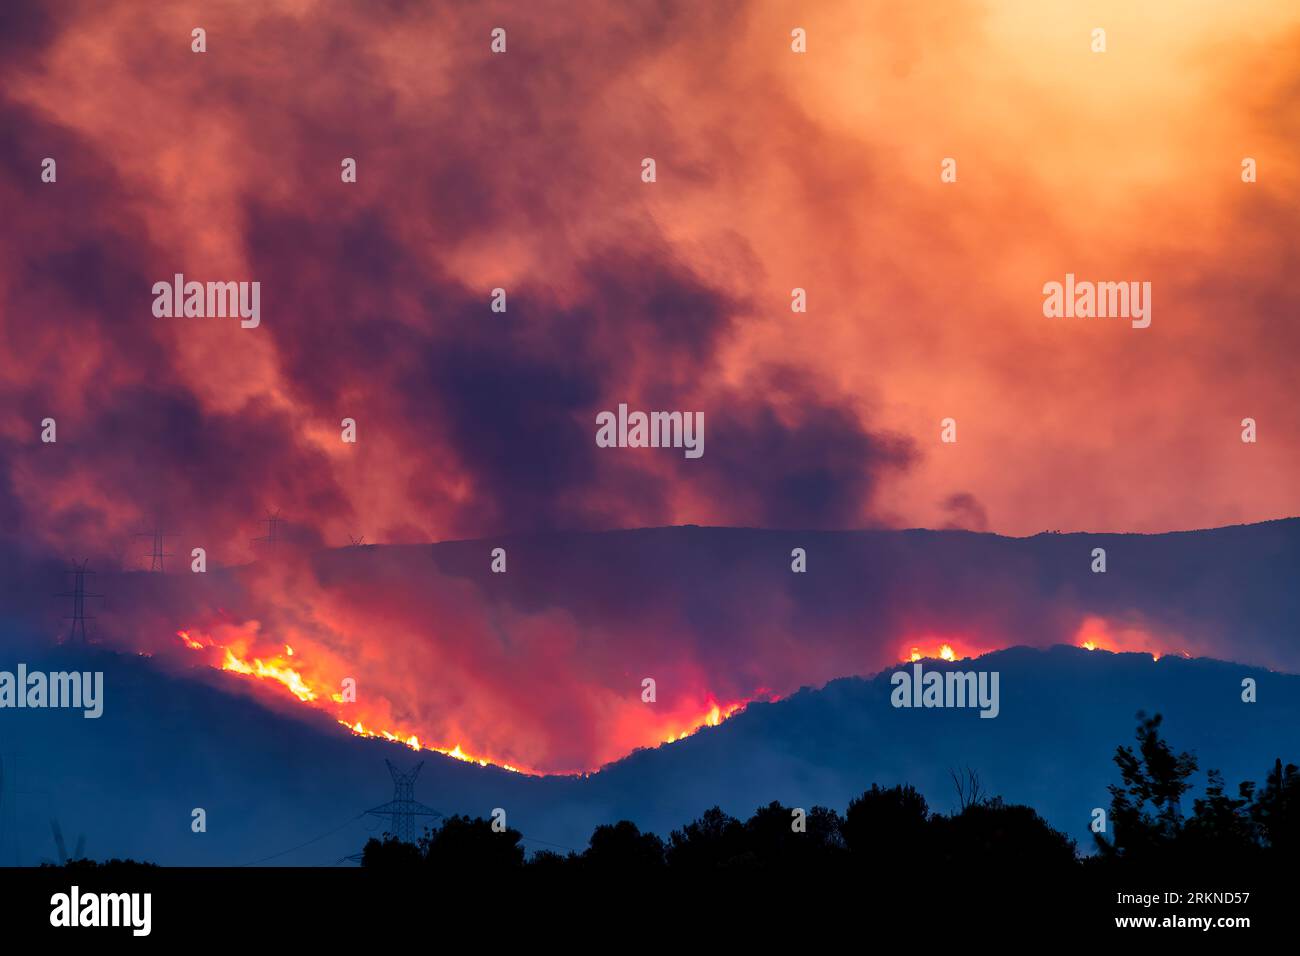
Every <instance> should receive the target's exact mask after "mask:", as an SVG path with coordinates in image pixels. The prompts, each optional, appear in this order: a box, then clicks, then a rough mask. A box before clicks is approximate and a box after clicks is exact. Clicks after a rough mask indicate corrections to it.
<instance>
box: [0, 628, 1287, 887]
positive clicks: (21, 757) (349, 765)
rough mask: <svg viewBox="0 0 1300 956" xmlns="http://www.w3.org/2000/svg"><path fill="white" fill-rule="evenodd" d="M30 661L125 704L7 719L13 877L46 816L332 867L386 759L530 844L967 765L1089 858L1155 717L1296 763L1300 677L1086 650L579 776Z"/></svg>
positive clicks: (762, 712)
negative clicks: (99, 687)
mask: <svg viewBox="0 0 1300 956" xmlns="http://www.w3.org/2000/svg"><path fill="white" fill-rule="evenodd" d="M10 644H11V645H14V646H16V642H15V641H10ZM18 652H19V653H20V655H23V657H22V659H25V660H26V661H27V663H28V664H29V665H30V666H31V667H32V668H41V669H46V670H63V669H71V668H77V669H92V670H102V671H104V672H105V675H106V684H107V685H108V686H109V687H110V688H112V696H111V698H109V700H108V701H107V705H106V707H105V712H104V715H103V716H102V717H101V718H99V719H98V720H87V719H85V718H83V717H82V716H81V714H80V712H78V711H71V710H6V711H0V754H3V755H4V771H5V775H4V793H3V797H0V820H3V821H4V829H3V833H0V862H3V863H5V864H8V865H12V864H13V863H14V862H15V861H16V860H17V861H20V862H22V863H24V864H31V863H34V862H37V861H38V860H39V858H41V857H51V858H53V857H54V856H55V855H56V851H55V848H54V843H53V839H52V837H51V830H50V826H49V821H50V820H51V819H57V820H58V821H59V823H60V825H61V827H62V830H63V832H64V833H65V834H66V835H67V841H68V844H69V846H71V844H72V843H73V841H74V840H75V839H76V835H80V834H84V835H85V837H86V849H87V853H88V854H89V855H91V856H93V857H96V858H101V859H102V858H107V857H113V856H117V857H134V858H137V859H140V858H143V859H149V860H153V861H156V862H159V863H163V864H182V865H202V864H216V865H232V864H243V863H250V862H254V861H259V860H262V859H263V858H266V857H269V856H272V855H274V854H278V853H279V852H280V851H283V850H286V849H289V848H293V847H298V846H299V845H300V844H304V843H306V844H307V845H306V846H303V847H301V849H298V850H295V851H294V852H291V853H287V854H284V855H281V856H275V857H274V859H272V860H270V861H269V862H273V863H278V864H295V865H297V864H303V865H308V864H323V863H332V862H335V861H336V860H338V859H339V858H340V857H343V856H345V855H347V854H349V853H355V852H357V851H359V849H360V848H361V846H362V844H363V843H364V841H365V839H366V838H367V837H368V836H370V835H372V831H376V830H382V828H383V826H384V824H383V823H382V822H381V821H379V820H376V819H374V818H370V819H369V821H367V819H366V818H362V817H359V814H360V813H361V811H363V810H365V809H366V808H368V807H373V806H376V805H379V804H383V803H385V802H387V801H388V800H390V799H391V798H392V796H393V787H392V782H391V780H390V778H389V775H388V772H387V769H386V767H385V765H384V760H385V758H388V759H390V760H392V761H394V763H396V764H397V765H398V766H399V767H401V768H406V767H409V766H410V765H412V764H413V763H414V762H416V761H417V760H423V761H424V769H423V772H422V774H421V776H420V778H419V781H418V784H417V786H416V791H415V793H416V797H417V799H419V800H421V801H422V802H424V803H425V804H428V805H430V806H432V807H434V808H437V809H438V810H440V811H443V812H446V813H468V814H471V815H482V816H485V817H486V816H488V815H489V814H490V813H491V811H492V810H493V808H496V807H501V808H504V809H505V810H506V812H507V816H508V822H509V823H510V824H511V825H512V826H514V827H517V828H518V829H520V830H522V831H523V832H524V834H525V835H526V836H527V837H529V838H530V839H531V841H533V842H531V843H530V846H532V848H534V849H537V848H541V847H542V846H544V845H547V844H554V845H558V846H561V847H573V848H577V849H581V848H583V847H584V846H585V844H586V839H587V837H588V836H589V835H590V832H591V830H592V828H593V827H594V826H595V825H596V824H598V823H603V822H612V821H614V820H617V819H620V818H627V819H631V820H633V821H635V822H636V823H638V825H640V826H641V827H642V828H643V829H651V830H655V831H658V832H660V833H661V834H664V835H666V834H667V832H668V830H669V829H671V828H672V827H674V826H680V825H681V824H683V823H685V822H688V821H689V820H691V819H693V818H694V817H695V816H697V815H698V814H699V813H700V812H702V811H703V810H704V809H706V808H708V807H710V806H712V805H714V804H720V805H721V806H722V807H723V808H724V809H725V810H728V811H730V812H731V813H733V814H737V815H747V814H748V813H750V812H752V811H753V809H754V808H755V807H757V806H758V805H760V804H763V803H766V802H768V801H770V800H773V799H777V800H781V801H782V802H783V803H785V804H787V805H792V806H804V807H811V806H813V805H816V804H822V805H827V806H833V807H837V808H840V809H842V808H843V807H844V806H845V804H846V803H847V801H848V800H849V799H850V798H851V797H853V796H854V795H856V794H857V793H859V792H861V791H862V790H863V789H865V788H866V787H868V786H869V785H870V784H871V783H873V782H876V783H881V784H892V783H898V782H904V781H906V782H910V783H912V784H914V785H916V786H917V787H918V788H920V789H921V790H922V792H923V793H925V794H926V796H927V798H928V799H929V800H930V802H931V804H932V806H933V807H934V808H935V809H939V810H946V809H950V808H951V806H952V804H953V800H954V793H953V787H952V784H951V781H950V780H949V779H948V771H949V769H950V768H958V767H970V768H972V769H974V770H975V771H976V772H978V773H979V775H980V779H981V781H982V783H983V784H984V786H985V788H986V790H987V791H988V792H989V793H992V794H1000V795H1001V796H1003V797H1004V798H1006V799H1007V800H1009V801H1015V802H1023V803H1028V804H1030V805H1032V806H1034V807H1035V808H1037V809H1038V810H1039V811H1040V812H1042V813H1043V814H1044V815H1045V816H1046V818H1047V819H1048V820H1049V821H1050V822H1052V823H1053V824H1054V825H1056V826H1057V827H1059V828H1061V829H1063V830H1066V831H1067V832H1069V833H1070V834H1071V835H1073V836H1075V837H1076V838H1078V839H1079V840H1080V844H1081V845H1083V846H1087V845H1089V844H1088V840H1087V830H1086V826H1087V822H1088V820H1089V814H1090V811H1091V810H1092V808H1093V807H1098V806H1106V805H1107V803H1108V795H1107V792H1106V786H1107V784H1109V783H1112V782H1116V781H1117V779H1118V776H1117V772H1116V770H1115V768H1114V765H1113V764H1112V763H1111V757H1112V755H1113V753H1114V749H1115V747H1116V745H1117V744H1121V743H1124V744H1127V743H1130V742H1131V739H1132V733H1133V728H1134V726H1135V716H1134V715H1135V714H1136V712H1137V711H1138V710H1145V711H1147V712H1149V713H1150V712H1159V713H1162V714H1164V715H1165V732H1166V735H1167V737H1168V738H1169V739H1170V741H1171V742H1172V743H1173V745H1174V746H1175V747H1176V748H1179V749H1188V750H1192V751H1194V752H1195V753H1196V754H1197V756H1198V758H1199V759H1200V761H1201V767H1202V769H1203V770H1204V769H1208V768H1216V769H1220V770H1222V771H1223V772H1224V774H1225V776H1226V778H1227V780H1228V781H1229V783H1230V784H1232V785H1235V783H1236V781H1237V780H1239V779H1242V778H1249V779H1254V780H1257V781H1259V780H1262V778H1263V776H1264V773H1265V771H1266V770H1267V768H1268V767H1269V766H1270V765H1271V762H1272V760H1273V758H1274V757H1276V756H1281V757H1283V758H1284V759H1291V760H1297V759H1300V733H1297V728H1300V677H1296V676H1292V675H1286V674H1278V673H1273V672H1270V671H1267V670H1263V669H1260V668H1254V667H1246V666H1243V665H1238V664H1233V663H1227V662H1222V661H1215V660H1208V659H1193V660H1187V659H1181V658H1177V657H1165V658H1162V659H1161V660H1159V661H1154V660H1152V658H1151V656H1150V655H1145V654H1110V653H1107V652H1102V651H1096V652H1088V651H1083V650H1080V649H1076V648H1069V647H1054V648H1049V649H1030V648H1012V649H1008V650H1005V651H1000V652H995V653H992V654H989V655H985V656H984V657H982V658H979V659H976V660H973V661H960V662H956V663H954V664H941V663H940V662H925V665H924V666H925V667H927V668H931V667H932V668H938V669H944V668H955V669H958V670H970V669H980V670H986V671H993V670H996V671H997V672H998V673H999V675H1000V681H999V686H1000V698H1001V699H1000V708H1001V709H1000V714H999V716H998V717H997V718H995V719H981V718H980V717H979V716H978V713H977V711H975V710H957V709H903V708H895V707H893V706H891V704H890V691H891V689H892V688H891V685H890V683H889V677H890V672H885V673H882V674H880V675H877V676H876V677H874V678H870V679H863V678H845V679H840V680H835V681H832V682H831V683H830V684H828V685H827V686H825V687H822V688H818V689H805V690H802V691H800V692H799V693H796V694H794V695H793V696H791V697H788V698H786V699H784V700H781V701H777V702H774V703H762V704H753V705H751V706H750V707H749V708H748V709H747V710H746V711H745V712H743V713H742V714H739V715H737V716H735V717H733V718H732V719H730V720H728V721H725V722H724V723H723V724H722V725H721V726H719V727H716V728H709V729H705V730H702V731H701V732H699V733H697V734H696V735H694V736H692V737H689V738H687V739H685V740H682V741H679V742H677V743H675V744H670V745H665V746H661V747H658V748H656V749H653V750H643V751H638V752H636V753H634V754H632V755H630V756H628V757H627V758H625V759H623V760H620V761H618V762H616V763H614V764H611V765H609V766H607V767H606V768H604V769H603V770H602V771H601V772H599V773H596V774H591V775H588V776H584V777H569V778H555V777H548V778H537V777H526V776H522V775H518V774H513V773H510V772H507V771H504V770H500V769H497V768H493V767H486V768H484V767H479V766H477V765H470V764H465V763H463V762H460V761H456V760H452V759H450V758H446V757H441V756H439V755H436V754H419V755H416V754H415V753H413V752H412V751H410V750H409V749H407V748H404V747H401V746H399V745H394V744H389V743H385V742H380V741H374V740H364V739H360V738H356V737H352V736H350V735H348V734H347V733H346V731H344V730H343V728H340V727H338V726H337V724H335V723H334V722H333V721H332V720H330V719H329V718H328V717H325V716H323V715H317V714H312V713H307V714H302V715H300V714H295V715H293V716H290V715H288V714H286V713H282V712H280V711H278V710H276V709H273V708H268V707H266V706H265V705H264V704H262V703H259V702H258V701H256V700H254V699H253V698H251V697H249V696H246V695H245V694H242V693H238V692H235V693H232V692H230V687H229V678H228V677H225V676H223V675H220V674H217V673H215V672H213V673H212V674H211V675H210V676H207V675H203V674H199V675H197V676H195V677H191V678H183V679H181V678H177V677H175V676H170V675H168V674H166V673H164V672H163V671H161V670H159V669H158V668H156V667H155V665H154V663H153V662H151V661H150V660H149V659H147V658H144V657H132V656H124V655H118V654H114V653H110V652H108V651H104V650H99V649H95V648H93V647H92V648H75V647H70V646H63V647H58V648H54V649H45V650H41V649H39V648H36V647H29V648H28V649H27V651H22V650H21V649H19V651H18ZM900 666H905V665H900ZM1246 677H1250V678H1253V679H1254V680H1255V681H1256V682H1257V688H1258V691H1257V692H1258V702H1256V703H1244V702H1243V701H1242V699H1241V684H1242V680H1243V678H1246ZM304 710H305V708H304ZM1197 779H1198V781H1203V779H1204V777H1203V774H1201V775H1198V777H1197ZM194 808H203V809H204V810H205V811H206V814H207V832H206V833H201V834H196V833H193V832H191V811H192V810H193V809H194ZM331 831H332V832H331ZM322 835H324V836H323V838H321V839H315V838H317V837H321V836H322ZM309 841H310V842H309ZM539 841H545V843H542V842H539Z"/></svg>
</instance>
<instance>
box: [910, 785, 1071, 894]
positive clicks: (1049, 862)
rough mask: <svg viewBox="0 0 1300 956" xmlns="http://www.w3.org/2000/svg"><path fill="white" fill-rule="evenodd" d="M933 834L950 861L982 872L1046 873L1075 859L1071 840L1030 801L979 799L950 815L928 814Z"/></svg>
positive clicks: (942, 855)
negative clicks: (1028, 804) (1050, 822)
mask: <svg viewBox="0 0 1300 956" xmlns="http://www.w3.org/2000/svg"><path fill="white" fill-rule="evenodd" d="M930 826H931V839H932V844H933V845H934V846H936V847H937V848H938V850H939V852H940V855H941V857H942V858H943V859H945V860H946V861H947V862H948V864H949V865H951V866H953V867H955V868H958V869H961V868H966V867H976V868H978V869H979V870H981V871H982V872H986V873H987V872H989V871H990V870H996V871H1000V872H1003V873H1007V872H1012V871H1015V872H1018V873H1022V874H1035V875H1040V876H1041V875H1046V874H1048V873H1052V872H1057V873H1059V872H1062V871H1063V870H1065V869H1067V868H1069V867H1071V866H1073V865H1074V862H1075V859H1076V852H1075V850H1076V847H1075V842H1074V841H1073V840H1072V839H1070V838H1069V837H1068V836H1066V835H1065V834H1064V833H1062V832H1061V831H1060V830H1057V829H1055V828H1053V827H1052V826H1050V825H1049V824H1048V823H1047V821H1046V820H1044V819H1043V818H1042V817H1040V816H1039V815H1038V811H1036V810H1035V809H1034V808H1033V807H1027V806H1023V805H1020V804H1009V803H1004V802H1003V801H1002V798H1001V797H992V798H984V799H981V800H980V802H978V803H971V804H968V805H967V806H966V808H965V809H964V810H962V811H961V812H959V813H955V814H953V815H952V816H946V817H945V816H935V817H933V818H931V821H930Z"/></svg>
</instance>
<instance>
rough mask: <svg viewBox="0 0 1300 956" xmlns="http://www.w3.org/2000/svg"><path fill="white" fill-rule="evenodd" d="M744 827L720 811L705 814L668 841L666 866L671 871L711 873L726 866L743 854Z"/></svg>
mask: <svg viewBox="0 0 1300 956" xmlns="http://www.w3.org/2000/svg"><path fill="white" fill-rule="evenodd" d="M745 842H746V841H745V827H744V824H742V823H741V822H740V821H739V820H737V819H736V818H735V817H733V816H731V815H729V814H726V813H723V812H722V809H721V808H720V807H713V808H712V809H710V810H705V811H704V815H703V816H701V817H700V818H699V819H698V820H695V821H694V822H692V823H688V824H686V826H684V827H682V828H681V829H680V830H674V831H673V832H672V834H671V835H670V836H669V838H668V848H667V859H668V865H669V866H671V867H673V869H675V870H698V871H703V870H713V869H717V868H718V867H722V866H726V865H728V864H729V863H730V862H731V861H732V860H734V859H736V858H737V857H740V856H741V855H743V854H744V853H745V849H746V846H745Z"/></svg>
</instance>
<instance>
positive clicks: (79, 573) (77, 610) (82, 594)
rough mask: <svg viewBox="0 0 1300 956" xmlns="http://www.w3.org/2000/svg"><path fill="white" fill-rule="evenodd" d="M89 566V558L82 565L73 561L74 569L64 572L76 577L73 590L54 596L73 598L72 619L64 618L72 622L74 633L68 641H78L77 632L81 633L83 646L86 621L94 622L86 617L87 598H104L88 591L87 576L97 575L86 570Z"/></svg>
mask: <svg viewBox="0 0 1300 956" xmlns="http://www.w3.org/2000/svg"><path fill="white" fill-rule="evenodd" d="M88 564H90V559H89V558H87V559H86V560H85V561H82V562H81V563H80V564H77V562H76V561H73V562H72V567H71V568H69V569H68V570H67V571H66V572H64V573H66V574H72V575H75V576H76V579H75V583H74V584H73V586H72V590H71V591H65V592H63V593H62V594H56V595H54V596H55V597H66V598H72V615H71V616H70V617H65V618H64V620H65V621H72V632H71V633H70V634H69V635H68V640H69V641H75V640H76V639H77V632H78V631H80V632H81V643H83V644H85V643H87V641H86V621H93V620H94V618H93V617H91V618H88V617H86V598H88V597H92V598H102V597H103V596H104V595H102V594H91V593H89V592H88V591H87V590H86V575H87V574H94V573H95V572H94V571H87V570H86V566H87V565H88Z"/></svg>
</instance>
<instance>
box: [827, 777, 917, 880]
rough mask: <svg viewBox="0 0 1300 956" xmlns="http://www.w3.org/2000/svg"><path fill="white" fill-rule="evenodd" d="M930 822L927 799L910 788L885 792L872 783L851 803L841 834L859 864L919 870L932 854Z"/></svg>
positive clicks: (910, 786)
mask: <svg viewBox="0 0 1300 956" xmlns="http://www.w3.org/2000/svg"><path fill="white" fill-rule="evenodd" d="M929 822H930V808H929V806H928V805H927V804H926V802H925V797H923V796H921V794H920V793H919V792H917V790H916V788H915V787H913V786H912V785H911V784H904V785H902V786H897V787H888V788H885V787H881V786H880V785H878V784H874V783H873V784H872V785H871V789H870V790H867V791H866V792H864V793H863V794H862V796H860V797H855V798H854V799H853V800H851V801H849V806H848V809H847V810H846V811H845V813H844V821H843V823H842V824H841V826H840V831H841V833H842V834H843V838H844V842H845V844H846V845H847V846H848V848H849V850H850V851H851V852H852V854H853V856H854V857H855V858H857V859H858V860H861V861H864V862H869V861H871V860H873V859H874V860H877V861H879V860H881V859H892V860H899V861H901V862H902V863H903V865H905V866H909V865H915V866H920V865H923V864H924V861H925V859H926V858H927V857H928V856H929V854H930V840H929V827H928V824H929Z"/></svg>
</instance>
